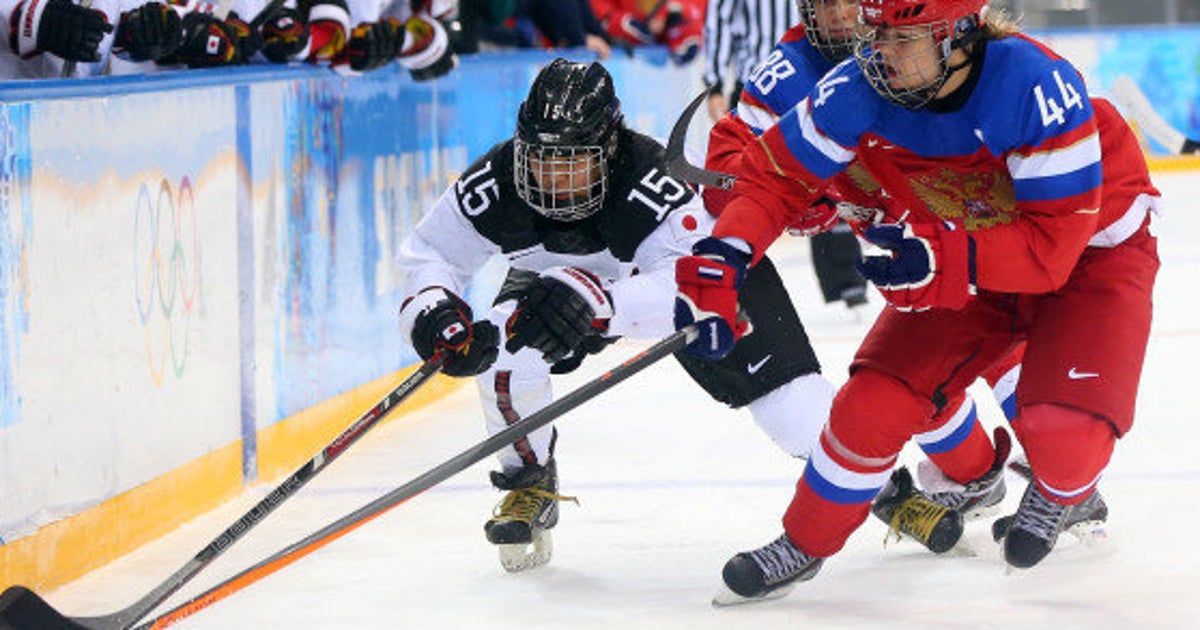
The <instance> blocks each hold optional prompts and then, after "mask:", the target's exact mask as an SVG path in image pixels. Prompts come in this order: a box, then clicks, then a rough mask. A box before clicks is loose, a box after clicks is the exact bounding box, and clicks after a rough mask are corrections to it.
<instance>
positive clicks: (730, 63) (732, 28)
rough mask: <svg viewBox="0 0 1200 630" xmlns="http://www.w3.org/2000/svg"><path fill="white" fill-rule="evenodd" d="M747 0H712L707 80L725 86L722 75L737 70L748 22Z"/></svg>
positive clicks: (707, 29) (708, 14)
mask: <svg viewBox="0 0 1200 630" xmlns="http://www.w3.org/2000/svg"><path fill="white" fill-rule="evenodd" d="M744 4H745V0H708V10H707V11H706V12H705V17H704V84H705V85H707V86H709V87H714V86H715V87H717V88H718V89H722V88H723V86H722V78H723V77H724V76H725V75H726V74H727V73H728V72H730V70H731V69H733V70H734V71H737V68H736V62H737V57H738V48H739V47H740V46H741V40H742V31H743V30H744V27H745V24H744V20H743V16H744V15H745V12H744V11H743V5H744Z"/></svg>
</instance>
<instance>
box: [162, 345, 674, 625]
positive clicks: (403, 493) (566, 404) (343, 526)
mask: <svg viewBox="0 0 1200 630" xmlns="http://www.w3.org/2000/svg"><path fill="white" fill-rule="evenodd" d="M696 334H697V333H696V328H695V325H694V324H693V325H690V326H687V327H685V328H682V329H680V330H678V331H676V332H675V333H673V334H671V335H670V336H668V337H666V338H665V339H663V340H662V341H659V342H658V343H656V344H654V345H653V346H651V347H649V348H647V349H645V350H643V351H642V352H639V353H638V354H636V355H634V356H633V357H631V358H630V359H628V360H626V361H625V362H624V363H622V364H620V365H618V366H616V367H614V368H612V369H611V370H609V371H607V372H605V373H604V374H602V375H600V376H598V377H596V378H595V379H593V380H591V381H588V382H587V383H584V384H583V385H581V386H579V387H578V388H576V389H575V390H573V391H571V392H568V393H567V394H565V395H563V396H562V397H561V398H559V399H557V400H555V401H554V402H551V403H550V404H549V405H546V406H545V407H543V408H541V409H539V410H538V411H536V412H534V413H532V414H530V415H528V416H525V417H524V418H522V419H521V420H518V421H517V422H515V423H513V424H511V425H509V426H508V427H506V428H505V429H504V430H502V431H500V432H499V433H496V434H494V435H492V436H491V437H489V438H488V439H486V440H484V441H482V442H480V443H478V444H476V445H475V446H472V447H471V448H468V449H467V450H465V451H463V452H461V453H459V454H458V455H456V456H454V457H453V458H451V459H449V460H447V461H445V462H444V463H442V464H440V465H438V466H437V467H435V468H433V469H431V470H429V471H427V472H425V473H424V474H422V475H420V476H419V477H416V478H415V479H413V480H412V481H409V482H408V483H406V484H404V485H402V486H400V487H398V488H396V489H394V490H392V491H391V492H388V493H387V494H385V495H383V496H382V497H379V498H378V499H375V500H374V501H372V502H370V503H368V504H366V505H364V506H363V507H361V508H359V509H357V510H355V511H353V512H351V513H349V514H347V515H346V516H343V517H342V518H340V519H338V520H336V521H334V522H333V523H330V524H329V525H326V526H325V527H324V528H322V529H320V530H318V531H316V532H314V533H312V534H310V535H309V536H308V537H306V538H304V539H303V540H299V541H297V542H294V543H292V544H291V545H288V546H287V547H285V548H284V549H282V550H280V551H278V552H276V553H275V554H274V555H272V556H270V557H269V558H266V559H265V560H262V561H261V562H259V563H257V564H255V565H254V566H252V567H250V568H248V569H246V570H244V571H242V572H241V573H238V574H237V575H235V576H233V577H231V578H229V579H227V580H225V581H223V582H221V583H220V584H217V585H216V586H213V587H212V588H210V589H209V590H207V591H205V592H204V593H202V594H200V595H198V596H196V597H194V598H192V599H190V600H188V601H187V602H184V603H183V604H180V605H179V606H176V607H175V608H173V609H171V610H169V611H167V612H165V613H163V614H162V615H160V616H158V617H156V618H155V619H153V620H150V621H148V622H147V623H145V624H142V625H140V626H138V630H142V629H145V628H165V627H167V626H169V625H171V624H173V623H175V622H177V621H179V620H180V619H183V618H185V617H188V616H190V615H193V614H195V613H197V612H199V611H201V610H203V609H205V608H207V607H209V606H210V605H212V604H214V603H216V602H218V601H220V600H222V599H225V598H226V597H228V596H230V595H232V594H234V593H236V592H238V591H240V590H241V589H243V588H245V587H247V586H249V585H251V584H254V583H255V582H257V581H258V580H260V579H262V578H264V577H266V576H268V575H271V574H272V573H275V572H276V571H278V570H280V569H282V568H284V567H286V566H288V565H290V564H292V563H293V562H295V561H297V560H299V559H301V558H303V557H305V556H307V555H308V554H310V553H312V552H314V551H316V550H318V549H320V548H322V547H324V546H325V545H327V544H329V543H331V542H333V541H335V540H337V539H338V538H341V537H342V536H344V535H346V534H348V533H350V532H351V531H354V530H355V529H357V528H359V527H361V526H362V525H365V524H366V523H368V522H370V521H371V520H373V519H375V518H377V517H379V516H381V515H383V514H384V513H385V512H387V511H388V510H390V509H392V508H394V507H396V506H397V505H399V504H401V503H404V502H405V501H408V500H409V499H411V498H413V497H415V496H417V495H418V494H421V493H422V492H425V491H426V490H428V489H430V488H432V487H434V486H436V485H437V484H439V483H441V482H443V481H445V480H447V479H449V478H450V477H453V476H454V475H456V474H458V473H460V472H462V471H464V470H466V469H468V468H470V467H471V466H474V465H475V464H476V463H478V462H480V461H482V460H483V459H484V458H485V457H488V456H489V455H492V454H493V453H495V452H496V451H499V450H500V449H502V448H504V447H505V446H508V445H509V444H512V443H513V442H514V441H516V440H517V439H518V438H521V437H522V436H525V435H527V434H529V433H531V432H532V431H535V430H537V429H540V428H542V427H544V426H546V425H547V424H550V423H551V422H553V421H554V420H556V419H558V418H560V417H561V416H563V415H564V414H566V413H567V412H569V411H571V410H573V409H575V408H576V407H578V406H580V405H582V404H583V403H585V402H587V401H589V400H591V399H592V398H595V397H596V396H597V395H599V394H601V393H603V392H605V391H607V390H609V389H610V388H612V387H613V386H614V385H616V384H617V383H620V382H621V381H624V380H625V379H627V378H629V377H630V376H633V375H634V374H637V373H638V372H640V371H642V370H644V369H646V368H647V367H650V366H651V365H653V364H654V363H655V362H657V361H658V360H659V359H662V358H663V357H665V356H667V355H669V354H672V353H674V352H676V351H678V350H681V349H683V347H684V346H685V345H686V344H688V343H690V342H691V341H693V340H694V339H695V338H696Z"/></svg>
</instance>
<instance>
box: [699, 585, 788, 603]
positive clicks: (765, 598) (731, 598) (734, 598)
mask: <svg viewBox="0 0 1200 630" xmlns="http://www.w3.org/2000/svg"><path fill="white" fill-rule="evenodd" d="M795 586H796V585H795V584H787V585H785V586H781V587H779V588H777V589H775V590H773V591H771V592H769V593H767V594H766V595H760V596H758V597H743V596H742V595H738V594H737V593H734V592H733V591H732V590H730V589H729V587H728V586H725V585H724V584H722V585H721V588H720V590H718V591H717V593H716V594H715V595H713V598H712V605H713V607H714V608H725V607H728V606H740V605H742V604H757V603H759V602H769V601H771V600H773V599H779V598H780V597H783V596H784V595H787V594H788V593H790V592H792V588H794V587H795Z"/></svg>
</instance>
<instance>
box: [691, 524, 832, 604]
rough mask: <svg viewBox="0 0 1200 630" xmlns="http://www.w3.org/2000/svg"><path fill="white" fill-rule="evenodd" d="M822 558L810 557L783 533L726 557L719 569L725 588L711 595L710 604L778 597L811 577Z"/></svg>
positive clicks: (819, 568)
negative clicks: (747, 549)
mask: <svg viewBox="0 0 1200 630" xmlns="http://www.w3.org/2000/svg"><path fill="white" fill-rule="evenodd" d="M822 562H824V558H814V557H811V556H809V555H807V554H805V553H804V552H803V551H800V550H799V549H797V548H796V546H795V545H793V544H792V541H791V539H789V538H788V537H787V534H784V535H782V536H780V537H779V538H776V539H775V540H774V541H773V542H771V543H770V544H768V545H766V546H765V547H760V548H758V549H755V550H753V551H743V552H742V553H739V554H737V555H736V556H734V557H732V558H730V559H729V561H728V562H726V563H725V568H724V569H723V570H722V571H721V577H722V579H723V580H724V581H725V588H723V589H721V591H720V592H718V593H717V594H716V595H714V596H713V600H712V603H713V606H734V605H737V604H748V603H751V602H761V601H767V600H772V599H778V598H780V597H783V596H784V595H787V594H788V593H789V592H791V590H792V587H793V586H795V585H796V583H797V582H805V581H807V580H811V579H812V578H813V576H815V575H816V574H817V572H818V571H820V570H821V563H822Z"/></svg>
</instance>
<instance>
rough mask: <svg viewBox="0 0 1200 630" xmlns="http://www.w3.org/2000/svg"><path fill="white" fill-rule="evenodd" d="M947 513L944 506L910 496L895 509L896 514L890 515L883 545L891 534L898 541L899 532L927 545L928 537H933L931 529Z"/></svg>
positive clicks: (919, 497)
mask: <svg viewBox="0 0 1200 630" xmlns="http://www.w3.org/2000/svg"><path fill="white" fill-rule="evenodd" d="M948 511H949V510H948V509H947V508H946V507H945V506H942V505H938V504H937V503H934V502H932V501H930V500H928V499H926V498H924V497H922V496H919V495H914V496H911V497H909V498H907V499H905V500H904V501H903V502H901V503H900V505H899V506H897V507H896V512H895V513H893V514H892V521H891V523H889V526H888V532H887V534H885V535H884V537H883V543H884V544H885V545H886V544H887V542H888V539H889V538H891V537H892V534H895V535H896V540H897V541H899V540H900V533H901V532H905V533H907V534H909V535H910V536H912V537H914V538H916V539H917V540H920V541H921V542H922V543H927V542H929V537H930V536H931V535H933V528H934V527H936V526H937V524H938V522H939V521H941V520H942V517H943V516H945V515H946V512H948Z"/></svg>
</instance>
